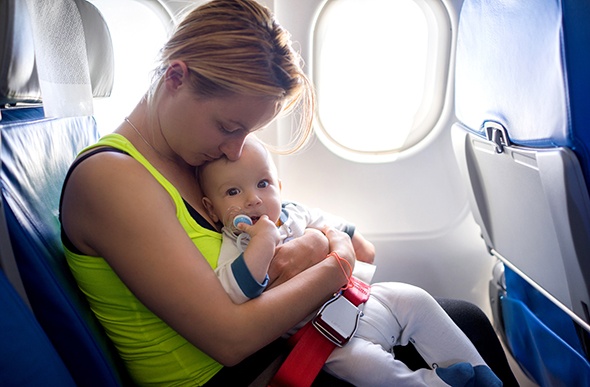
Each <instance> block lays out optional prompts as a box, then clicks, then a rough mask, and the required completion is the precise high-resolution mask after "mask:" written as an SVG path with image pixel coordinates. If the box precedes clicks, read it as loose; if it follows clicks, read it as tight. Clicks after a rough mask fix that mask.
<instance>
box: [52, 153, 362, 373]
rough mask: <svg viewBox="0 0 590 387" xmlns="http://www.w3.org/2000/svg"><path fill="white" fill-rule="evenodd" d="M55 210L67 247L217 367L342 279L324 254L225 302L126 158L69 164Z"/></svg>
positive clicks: (148, 179)
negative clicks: (252, 294)
mask: <svg viewBox="0 0 590 387" xmlns="http://www.w3.org/2000/svg"><path fill="white" fill-rule="evenodd" d="M62 213H63V222H64V229H65V231H66V233H67V234H68V236H69V238H70V239H71V240H72V242H73V243H74V245H75V246H77V247H78V248H79V249H81V250H82V252H83V253H85V254H87V255H94V256H102V257H104V258H105V259H106V260H107V262H108V263H109V264H110V265H111V267H112V268H113V269H114V270H115V272H116V273H117V274H118V275H119V277H120V278H121V279H122V281H123V282H124V283H125V284H126V285H127V286H128V287H129V289H130V290H131V291H132V292H133V293H134V294H135V295H136V296H137V297H138V299H139V300H141V301H142V302H143V303H144V304H145V305H146V306H147V307H148V308H149V309H151V310H152V311H153V312H154V313H155V314H157V315H158V316H160V318H162V319H163V320H164V321H166V322H167V323H168V324H169V325H170V326H171V327H172V328H173V329H175V330H176V331H177V332H179V333H180V334H181V335H182V336H184V337H185V338H186V339H187V340H188V341H189V342H191V343H192V344H194V345H195V346H197V347H198V348H200V349H201V350H203V351H204V352H205V353H207V354H209V355H210V356H212V357H213V358H215V359H216V360H218V361H219V362H221V363H222V364H225V365H233V364H236V363H238V362H239V361H241V360H242V359H243V358H245V357H246V356H248V355H250V354H251V353H253V352H254V351H256V350H257V349H259V348H261V347H263V346H264V345H266V344H268V343H270V342H271V341H273V340H274V339H276V338H277V337H279V336H280V335H281V334H282V333H284V332H285V331H286V330H288V329H289V328H291V327H292V326H293V325H295V324H296V323H297V322H298V321H300V320H301V319H303V318H304V317H305V316H306V315H308V314H309V313H311V312H312V311H313V310H315V309H317V308H318V307H319V306H320V305H321V304H322V303H323V302H324V301H325V300H326V299H327V298H328V297H329V296H330V295H331V294H332V293H333V292H334V291H336V290H337V289H338V288H339V287H341V286H342V285H343V284H344V283H345V282H346V281H345V278H344V277H343V275H342V272H341V269H340V266H339V264H338V262H336V260H335V259H325V260H321V261H320V262H319V263H318V264H316V265H314V266H312V267H311V268H310V269H308V270H306V271H305V272H303V273H301V274H300V275H297V276H295V277H293V278H292V279H290V280H288V281H286V282H284V283H283V284H281V285H280V286H276V287H275V288H273V289H271V290H269V291H267V292H265V293H263V295H262V296H260V297H259V298H257V299H255V300H252V301H249V302H246V303H244V304H241V305H236V304H234V303H232V302H231V300H230V298H229V296H228V295H227V294H226V292H225V291H224V290H223V288H222V286H221V284H220V283H219V280H218V279H217V277H216V276H215V274H214V272H213V270H212V269H211V267H210V266H209V265H208V263H207V262H206V261H205V259H204V258H203V256H202V255H201V253H200V252H199V250H198V249H197V248H196V247H195V245H194V244H193V242H192V241H191V240H190V239H189V238H188V237H187V235H186V232H185V230H184V229H183V228H182V226H181V225H180V223H179V222H178V219H177V218H176V208H175V205H174V203H173V201H172V199H171V198H170V196H169V195H168V193H167V192H166V191H165V190H164V189H163V188H162V186H161V185H160V184H158V183H157V182H156V181H155V180H154V179H153V177H152V176H151V174H149V172H148V171H147V170H146V169H145V168H144V167H143V166H141V165H140V164H139V163H137V162H136V161H135V160H134V159H132V158H130V157H128V156H125V155H120V154H116V153H110V152H109V153H103V154H98V155H95V156H93V157H91V158H89V159H87V160H86V161H84V162H83V163H81V164H80V165H78V167H77V168H76V169H75V170H74V172H73V174H72V176H71V178H70V180H69V182H68V186H67V189H66V191H65V196H64V203H63V208H62ZM327 237H328V239H329V240H330V249H335V250H337V251H338V253H339V254H340V256H342V257H345V258H346V259H348V260H349V261H351V264H354V263H353V262H352V260H353V259H354V253H353V251H352V245H351V244H350V242H348V243H346V240H345V239H344V238H342V237H341V236H340V235H338V234H337V233H336V232H335V231H327ZM322 254H323V252H322ZM324 256H325V255H324Z"/></svg>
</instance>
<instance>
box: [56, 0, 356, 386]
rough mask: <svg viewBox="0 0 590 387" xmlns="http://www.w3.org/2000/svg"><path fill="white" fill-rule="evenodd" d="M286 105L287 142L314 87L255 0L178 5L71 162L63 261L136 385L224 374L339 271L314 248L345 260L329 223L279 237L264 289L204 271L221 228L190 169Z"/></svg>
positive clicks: (346, 251) (316, 300)
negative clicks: (153, 54) (120, 108)
mask: <svg viewBox="0 0 590 387" xmlns="http://www.w3.org/2000/svg"><path fill="white" fill-rule="evenodd" d="M294 109H298V111H299V113H300V116H301V117H302V119H301V128H302V130H301V135H300V136H299V138H298V139H297V141H296V144H295V146H294V147H293V149H296V148H298V147H300V146H301V145H302V144H303V143H304V142H305V141H306V139H307V137H308V136H309V133H310V131H311V121H312V119H311V117H312V112H313V94H312V90H311V86H310V84H309V82H308V80H307V78H306V77H305V75H304V74H303V72H302V70H301V67H300V59H299V57H298V56H297V55H296V53H295V52H294V51H293V49H292V48H291V44H290V40H289V36H288V34H287V32H286V31H285V30H283V29H282V28H281V27H280V26H279V25H278V24H277V23H276V21H275V20H274V19H273V17H272V15H271V14H270V12H269V11H268V10H267V9H266V8H264V7H261V6H260V5H259V4H258V3H256V2H255V1H253V0H215V1H212V2H210V3H207V4H205V5H203V6H201V7H199V8H197V9H195V10H193V11H192V12H190V13H189V14H188V15H187V16H186V18H185V19H184V20H183V21H182V22H181V23H180V25H179V26H178V27H177V30H176V31H175V33H174V34H173V36H172V37H171V38H170V40H169V41H168V43H167V44H166V45H165V47H164V48H163V50H162V54H161V62H160V66H159V67H158V69H157V71H156V73H155V80H154V83H153V86H152V88H151V89H150V91H149V92H148V94H147V95H146V97H145V98H144V99H142V100H141V101H140V102H139V104H138V105H137V106H136V108H135V109H134V110H133V111H132V112H131V114H130V115H129V117H127V118H126V119H125V122H123V123H122V124H121V125H120V126H119V127H118V128H117V129H116V130H115V132H114V133H113V134H111V135H108V136H105V137H104V138H103V139H101V141H99V142H98V143H97V144H96V145H94V146H92V147H90V148H88V149H86V150H85V151H83V152H82V153H81V155H80V157H78V159H77V160H76V162H75V163H74V165H73V166H72V169H71V170H70V174H69V175H68V178H67V180H66V182H65V183H64V191H63V202H62V208H61V220H62V227H63V242H64V247H65V250H66V256H67V260H68V264H69V265H70V268H71V270H72V272H73V274H74V276H75V278H76V280H77V282H78V284H79V286H80V288H81V289H82V291H83V292H84V293H85V294H86V296H87V298H88V300H89V302H90V305H91V307H92V309H93V311H94V313H95V314H96V316H97V317H98V319H99V320H100V322H101V324H102V325H103V326H104V328H105V330H106V332H107V334H108V335H109V337H110V338H111V340H112V341H113V342H114V344H115V346H116V347H117V349H118V351H119V354H120V355H121V357H122V358H123V360H124V361H125V363H126V366H127V369H128V370H129V372H130V374H131V376H132V378H133V379H134V381H135V382H136V383H138V384H163V385H186V384H193V385H203V384H205V383H207V382H208V381H210V380H211V378H213V377H214V376H215V375H216V374H219V375H222V374H223V373H224V372H231V370H232V368H227V367H226V368H224V366H232V365H235V364H238V363H240V362H241V361H242V360H243V359H245V358H246V357H247V356H249V355H251V354H252V353H254V352H255V351H257V350H258V349H260V348H262V347H264V346H266V345H268V344H269V343H271V342H273V341H274V340H275V339H276V338H278V337H279V336H280V335H281V334H282V333H283V332H285V331H287V330H288V329H289V328H290V327H292V326H293V325H295V324H296V323H297V322H298V321H300V320H301V319H303V318H304V317H305V316H306V315H307V314H309V313H310V312H311V311H313V310H315V309H317V308H318V307H319V306H320V305H321V304H322V303H323V302H324V301H326V300H327V299H328V298H329V297H330V295H331V294H332V293H334V292H335V291H336V290H338V289H339V288H340V287H341V286H342V285H344V283H345V282H346V278H345V277H344V276H343V275H342V272H341V268H340V265H339V263H338V262H337V261H336V259H333V258H331V259H324V258H325V257H326V256H327V254H328V253H329V252H331V251H335V252H337V253H338V255H339V256H340V257H342V258H344V259H346V260H347V261H348V262H349V263H350V264H351V265H354V253H353V249H352V246H351V243H350V240H349V239H348V236H346V235H345V234H342V233H339V232H337V231H335V230H327V231H326V232H325V237H324V236H323V235H322V234H321V233H318V232H312V231H310V232H308V233H307V235H306V236H305V237H303V238H299V240H298V241H295V243H293V244H286V245H284V246H282V247H281V248H280V249H279V250H278V252H277V256H276V257H275V260H274V262H273V265H272V266H271V268H270V270H269V275H270V277H271V282H272V286H271V287H272V289H269V290H268V291H266V292H265V293H264V294H263V295H262V296H261V297H259V298H257V299H256V300H252V301H249V302H246V303H244V304H242V305H235V304H233V303H232V302H231V300H230V298H229V297H228V295H227V294H226V292H225V291H224V290H223V288H222V287H221V285H220V283H219V281H218V279H217V277H216V276H215V274H214V272H213V270H212V267H215V265H216V258H217V256H218V255H219V248H220V243H221V236H220V235H219V234H218V233H216V232H214V228H213V227H212V226H211V223H212V222H211V219H210V218H209V217H208V215H207V213H206V211H205V209H204V208H203V205H202V203H201V198H202V193H201V192H200V189H199V186H198V184H197V182H196V180H195V178H194V173H195V172H194V171H195V167H198V166H199V165H201V164H203V163H205V162H207V161H210V160H214V159H217V158H219V157H221V156H225V157H227V158H228V159H230V160H235V159H237V158H239V157H240V154H241V149H242V145H243V142H244V139H245V137H246V136H247V135H248V134H249V133H250V132H253V131H256V130H258V129H260V128H263V127H265V126H266V125H268V124H269V123H270V122H271V121H272V120H273V119H274V118H276V117H277V115H279V114H281V113H284V112H288V111H291V110H294ZM326 237H327V238H326ZM308 267H309V268H308ZM306 268H307V269H306ZM304 269H306V270H304ZM299 272H301V273H300V274H298V275H295V274H297V273H299ZM241 364H248V363H241ZM222 369H223V370H224V371H223V372H220V371H221V370H222ZM227 370H229V371H227ZM219 375H217V376H216V377H215V378H214V379H213V380H211V382H213V381H215V380H220V379H219V377H218V376H219Z"/></svg>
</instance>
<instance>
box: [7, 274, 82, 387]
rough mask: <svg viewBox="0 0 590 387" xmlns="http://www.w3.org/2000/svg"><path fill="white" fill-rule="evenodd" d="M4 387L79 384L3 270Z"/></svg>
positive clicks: (66, 386) (67, 385)
mask: <svg viewBox="0 0 590 387" xmlns="http://www.w3.org/2000/svg"><path fill="white" fill-rule="evenodd" d="M0 310H1V311H2V312H1V313H2V316H1V317H0V341H1V342H2V350H0V385H2V386H42V385H45V386H64V387H69V386H71V387H74V386H75V385H76V384H75V383H74V380H73V379H72V377H71V375H70V373H69V371H68V369H67V368H66V367H65V365H64V363H63V361H62V360H61V358H60V357H59V355H58V354H57V352H56V351H55V348H54V347H53V345H52V344H51V342H50V341H49V339H48V338H47V335H46V334H45V332H44V331H43V329H41V327H40V326H39V323H38V322H37V320H35V317H34V316H33V314H32V313H31V310H30V309H29V308H28V307H27V306H26V305H25V303H24V302H23V300H22V299H21V297H20V296H19V295H18V294H17V293H16V291H15V290H14V288H13V287H12V285H10V283H9V282H8V280H7V278H6V276H5V275H4V273H3V272H2V271H1V270H0Z"/></svg>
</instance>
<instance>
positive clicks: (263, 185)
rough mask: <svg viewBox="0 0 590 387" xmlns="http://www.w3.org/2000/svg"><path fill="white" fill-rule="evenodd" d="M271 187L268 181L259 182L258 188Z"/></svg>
mask: <svg viewBox="0 0 590 387" xmlns="http://www.w3.org/2000/svg"><path fill="white" fill-rule="evenodd" d="M269 185H270V183H269V182H268V180H261V181H259V182H258V188H266V187H268V186H269Z"/></svg>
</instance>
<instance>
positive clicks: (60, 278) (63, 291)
mask: <svg viewBox="0 0 590 387" xmlns="http://www.w3.org/2000/svg"><path fill="white" fill-rule="evenodd" d="M68 2H69V0H68ZM28 4H29V5H30V4H31V3H28ZM51 4H52V5H54V4H55V3H54V2H52V3H51ZM69 4H70V5H71V4H74V5H75V6H76V7H77V10H78V11H79V13H80V17H81V19H82V23H83V27H84V29H86V30H87V32H86V35H87V37H86V39H85V42H86V50H85V51H86V52H84V53H82V55H87V59H88V61H87V63H88V66H89V73H90V79H91V81H92V87H91V88H92V94H93V96H94V97H101V96H108V95H109V94H110V90H111V88H112V80H113V63H112V61H113V52H112V46H111V40H110V35H109V32H108V29H107V27H106V24H105V23H104V20H103V19H102V16H101V15H100V13H99V12H98V10H97V9H96V8H95V7H94V6H93V5H92V4H90V3H88V2H86V1H82V0H72V1H71V2H69ZM0 6H1V7H2V12H0V26H3V28H0V52H3V56H2V58H0V59H1V61H2V62H1V63H0V102H1V105H2V109H1V110H0V142H1V151H0V160H1V167H2V168H1V174H0V183H1V188H2V209H3V213H4V215H5V220H6V222H5V223H6V225H7V233H8V236H6V235H4V236H3V241H9V243H8V244H10V245H11V251H12V254H11V255H14V261H16V267H17V268H18V274H20V278H19V280H20V282H22V284H23V285H24V290H25V292H26V295H23V296H24V298H25V299H27V300H28V302H29V303H30V307H31V309H32V312H33V314H34V316H35V318H36V320H37V321H38V323H39V325H40V326H41V328H42V329H43V331H44V332H45V334H46V335H47V337H48V338H49V340H50V342H51V344H52V345H53V347H54V348H55V352H57V353H58V354H59V357H60V358H61V360H63V364H65V366H66V367H67V370H68V371H69V374H70V375H71V378H72V379H73V380H74V382H75V384H76V385H79V386H121V385H126V384H129V377H128V375H127V373H126V371H125V368H124V366H123V363H122V360H121V359H120V358H119V357H118V355H117V354H116V351H115V349H114V346H113V345H112V343H111V342H110V341H109V339H108V338H107V336H106V334H105V332H104V330H103V329H102V327H101V326H100V324H99V323H98V321H97V320H96V318H95V317H94V315H93V313H92V312H91V310H90V308H89V306H88V304H87V301H86V299H85V297H84V295H83V294H82V293H81V291H80V290H79V289H78V287H77V284H76V282H75V280H74V278H73V276H72V275H71V273H70V271H69V268H68V267H67V263H66V261H65V256H64V254H63V249H62V245H61V239H60V225H59V221H58V205H59V198H60V193H61V187H62V183H63V180H64V178H65V175H66V172H67V170H68V168H69V166H70V164H71V162H72V161H73V160H74V158H75V157H76V155H77V153H78V152H79V151H80V150H81V149H82V148H84V147H85V146H87V145H89V144H91V143H94V142H95V141H96V140H97V139H98V130H97V127H96V122H95V120H94V118H93V117H92V116H88V115H85V116H84V115H80V116H69V117H45V115H46V111H45V109H44V105H45V103H46V101H43V99H42V93H41V90H40V86H39V85H40V82H39V80H38V72H37V63H38V58H37V57H36V56H37V52H36V51H35V50H36V49H38V47H37V45H38V44H39V42H38V41H35V42H33V36H32V33H31V27H30V25H29V21H30V14H29V13H28V8H27V2H26V1H21V0H5V1H3V2H1V3H0ZM43 21H44V22H46V23H52V26H54V27H55V25H57V24H56V23H59V22H60V21H57V20H43ZM62 22H63V21H62ZM53 31H54V32H55V28H54V29H53ZM63 38H64V42H66V43H68V44H69V40H68V39H69V38H68V37H67V36H65V37H63ZM66 59H67V58H63V61H62V60H61V59H60V61H59V64H60V65H64V64H65V63H71V62H68V61H67V60H66ZM54 70H55V71H56V73H55V74H58V75H63V74H67V71H66V72H64V71H60V70H61V69H54ZM72 71H73V70H72ZM42 103H43V105H42ZM71 103H72V104H76V103H77V101H76V100H75V99H74V100H72V101H71ZM3 223H4V222H3ZM1 231H2V230H0V232H1ZM3 243H4V242H3ZM5 247H6V246H3V248H4V250H2V251H3V254H4V252H5V251H6V248H5ZM1 258H6V257H1ZM0 261H2V260H0ZM5 272H6V273H7V275H8V272H7V271H5ZM9 279H10V276H9ZM1 292H2V293H1V294H0V297H1V298H2V300H4V299H5V298H8V297H12V295H11V294H9V293H8V291H7V292H5V291H4V289H2V290H1ZM15 316H17V315H16V314H15V315H14V316H13V315H11V314H8V313H5V311H4V309H0V327H2V326H4V325H6V324H9V325H8V326H9V327H10V329H11V330H12V331H18V326H14V324H12V325H10V320H12V319H14V318H15ZM25 323H28V322H27V321H25V320H24V319H23V326H22V329H23V330H22V332H21V334H20V335H19V334H16V333H15V335H11V336H9V337H7V339H6V341H4V340H3V341H2V343H3V344H2V348H0V357H2V358H4V357H7V356H8V357H10V356H12V355H11V354H12V348H14V347H19V348H20V346H21V345H23V344H27V343H32V342H34V341H37V340H39V341H41V340H42V335H40V334H37V333H35V335H36V336H33V334H31V335H30V337H29V338H28V340H24V339H23V336H26V335H27V334H26V333H25V332H26V331H25V329H27V326H26V324H25ZM31 323H34V321H33V322H31ZM2 333H4V332H2ZM39 344H42V343H41V342H39ZM45 347H47V345H45ZM31 348H32V347H31ZM23 349H24V347H23ZM45 349H47V348H45ZM31 357H32V358H33V359H38V360H39V361H40V363H39V365H47V366H50V365H51V364H50V361H52V357H53V356H52V355H48V357H47V359H45V356H44V355H43V353H41V352H39V355H38V356H37V354H36V353H35V354H31ZM41 359H44V361H43V362H41ZM56 363H57V362H56ZM2 364H3V365H4V364H6V363H4V362H2ZM8 364H9V365H10V367H9V368H4V367H3V369H2V372H1V375H0V379H5V378H13V377H18V375H17V373H19V372H23V371H22V370H23V369H24V368H26V367H27V364H28V363H27V362H25V363H23V362H21V358H20V357H14V358H13V360H12V361H11V362H10V363H8ZM0 367H1V366H0ZM34 369H35V368H32V369H31V370H32V371H33V370H34ZM55 372H56V374H58V373H61V371H59V365H58V364H56V365H55ZM7 380H13V379H7ZM0 384H2V385H4V384H3V383H0ZM8 385H10V384H8ZM30 385H35V384H34V383H33V384H30ZM37 385H67V383H66V382H65V379H64V383H63V384H62V383H54V384H52V383H50V382H49V381H48V382H47V383H42V384H37Z"/></svg>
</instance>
